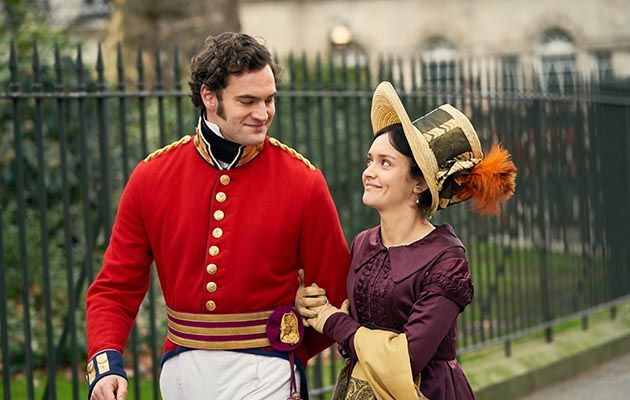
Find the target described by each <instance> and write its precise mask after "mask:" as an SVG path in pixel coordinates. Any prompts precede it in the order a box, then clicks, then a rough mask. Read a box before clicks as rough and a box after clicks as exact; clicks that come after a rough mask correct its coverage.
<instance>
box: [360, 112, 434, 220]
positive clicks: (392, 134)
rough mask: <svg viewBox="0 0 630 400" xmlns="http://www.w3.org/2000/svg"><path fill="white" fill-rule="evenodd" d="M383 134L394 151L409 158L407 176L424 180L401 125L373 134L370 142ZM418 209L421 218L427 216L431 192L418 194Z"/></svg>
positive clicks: (389, 126) (390, 126)
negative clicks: (409, 165) (387, 137)
mask: <svg viewBox="0 0 630 400" xmlns="http://www.w3.org/2000/svg"><path fill="white" fill-rule="evenodd" d="M383 134H387V135H388V136H389V143H390V144H391V145H392V146H393V147H394V149H396V151H398V152H399V153H401V154H403V155H405V156H406V157H407V158H409V161H410V164H411V167H410V168H409V175H410V176H411V177H412V178H413V179H422V180H424V175H422V171H421V170H420V167H418V163H416V160H415V159H414V158H413V152H412V151H411V146H409V142H408V141H407V138H406V137H405V131H404V130H403V127H402V124H400V123H398V124H393V125H388V126H386V127H385V128H383V129H381V130H380V131H378V132H376V133H375V134H374V138H373V139H372V142H373V141H374V140H375V139H376V138H377V137H379V136H381V135H383ZM418 208H419V209H420V211H421V212H422V215H423V216H428V210H430V209H431V191H430V190H429V189H426V190H425V191H424V192H422V193H420V204H418Z"/></svg>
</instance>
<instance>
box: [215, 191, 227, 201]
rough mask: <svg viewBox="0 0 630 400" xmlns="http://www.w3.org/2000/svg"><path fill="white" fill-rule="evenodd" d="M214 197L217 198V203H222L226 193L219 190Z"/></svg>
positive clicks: (225, 198)
mask: <svg viewBox="0 0 630 400" xmlns="http://www.w3.org/2000/svg"><path fill="white" fill-rule="evenodd" d="M215 199H217V201H218V202H219V203H223V202H224V201H225V200H227V195H226V194H225V193H223V192H219V193H217V195H216V196H215Z"/></svg>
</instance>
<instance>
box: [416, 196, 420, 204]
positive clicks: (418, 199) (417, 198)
mask: <svg viewBox="0 0 630 400" xmlns="http://www.w3.org/2000/svg"><path fill="white" fill-rule="evenodd" d="M416 205H417V206H419V205H420V196H418V197H416Z"/></svg>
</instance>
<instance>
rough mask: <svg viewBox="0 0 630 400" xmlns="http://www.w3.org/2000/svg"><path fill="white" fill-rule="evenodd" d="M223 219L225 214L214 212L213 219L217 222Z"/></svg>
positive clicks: (218, 211)
mask: <svg viewBox="0 0 630 400" xmlns="http://www.w3.org/2000/svg"><path fill="white" fill-rule="evenodd" d="M223 218H225V213H224V212H223V211H221V210H216V211H215V212H214V219H216V220H217V221H222V220H223Z"/></svg>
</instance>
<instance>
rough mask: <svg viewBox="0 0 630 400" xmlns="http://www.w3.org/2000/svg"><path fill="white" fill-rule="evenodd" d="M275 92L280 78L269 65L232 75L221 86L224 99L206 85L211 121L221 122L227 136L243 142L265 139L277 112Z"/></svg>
mask: <svg viewBox="0 0 630 400" xmlns="http://www.w3.org/2000/svg"><path fill="white" fill-rule="evenodd" d="M275 95H276V80H275V78H274V76H273V72H272V70H271V67H270V66H269V65H266V66H265V67H264V68H261V69H259V70H256V71H248V72H243V73H241V74H238V75H231V76H230V77H229V78H228V84H227V86H226V87H225V88H224V89H223V90H221V99H219V98H218V97H217V96H216V94H215V93H214V92H211V91H210V90H209V89H208V88H207V87H206V86H202V87H201V98H202V99H203V103H204V106H205V107H206V118H207V119H208V121H210V122H212V123H215V124H217V125H218V126H219V129H221V134H222V135H223V137H224V138H226V139H227V140H230V141H232V142H235V143H238V144H242V145H256V144H260V143H262V142H263V141H264V140H265V136H266V134H267V130H268V129H269V126H270V125H271V121H272V120H273V116H274V114H275V113H276V107H275V104H274V97H275Z"/></svg>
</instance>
